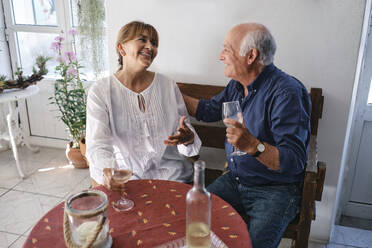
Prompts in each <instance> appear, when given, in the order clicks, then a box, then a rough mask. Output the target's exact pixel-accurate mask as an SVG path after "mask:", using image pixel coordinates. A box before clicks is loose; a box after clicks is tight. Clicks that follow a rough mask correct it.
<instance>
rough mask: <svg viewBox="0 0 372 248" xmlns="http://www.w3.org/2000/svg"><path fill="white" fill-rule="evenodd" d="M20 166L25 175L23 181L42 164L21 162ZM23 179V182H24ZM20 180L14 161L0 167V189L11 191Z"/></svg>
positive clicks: (28, 161) (27, 161)
mask: <svg viewBox="0 0 372 248" xmlns="http://www.w3.org/2000/svg"><path fill="white" fill-rule="evenodd" d="M20 165H21V168H22V171H23V173H24V174H25V177H26V178H25V179H27V178H29V177H30V176H31V175H32V174H33V173H35V172H36V171H37V170H38V169H39V168H40V167H41V166H42V165H43V163H42V162H36V161H30V160H22V161H20ZM25 179H23V180H25ZM21 181H22V179H21V178H20V176H19V174H18V170H17V167H16V162H15V160H12V161H9V162H7V163H6V164H2V165H1V166H0V187H2V188H8V189H11V188H13V187H14V186H15V185H17V184H18V183H20V182H21Z"/></svg>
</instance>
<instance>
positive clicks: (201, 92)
mask: <svg viewBox="0 0 372 248" xmlns="http://www.w3.org/2000/svg"><path fill="white" fill-rule="evenodd" d="M178 86H179V88H180V90H181V92H182V93H183V94H185V95H188V96H192V97H195V98H198V99H207V100H208V99H210V98H211V97H213V96H215V95H217V94H218V93H220V92H221V91H222V90H223V89H224V88H225V87H221V86H212V85H200V84H186V83H178ZM310 97H311V102H312V111H311V138H310V143H309V156H308V160H307V164H306V172H305V178H304V185H303V191H302V201H301V210H300V213H299V214H298V216H297V217H296V218H295V219H294V220H293V221H292V222H291V223H290V224H289V225H288V227H287V229H286V231H285V232H284V235H283V238H289V239H292V245H291V247H292V248H307V247H308V242H309V234H310V227H311V221H312V220H315V201H320V200H321V199H322V192H323V185H324V178H325V173H326V164H325V162H321V161H318V160H317V142H316V140H317V132H318V121H319V119H320V118H321V117H322V111H323V101H324V97H323V95H322V89H320V88H311V90H310ZM193 126H194V128H195V130H196V132H197V133H198V135H199V137H200V139H201V141H202V145H203V146H205V147H213V148H221V149H225V145H224V142H225V128H224V127H216V126H207V125H199V124H194V125H193ZM222 173H223V171H220V170H210V169H209V170H206V185H208V184H209V183H211V182H213V180H214V179H216V178H217V177H218V176H220V175H221V174H222ZM242 217H243V219H244V220H245V221H246V222H248V221H249V216H246V215H242Z"/></svg>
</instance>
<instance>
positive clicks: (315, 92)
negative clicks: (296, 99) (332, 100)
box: [310, 88, 324, 135]
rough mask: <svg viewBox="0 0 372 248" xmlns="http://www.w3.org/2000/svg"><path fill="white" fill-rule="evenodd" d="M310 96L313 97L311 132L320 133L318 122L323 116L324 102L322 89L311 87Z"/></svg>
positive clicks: (313, 133)
mask: <svg viewBox="0 0 372 248" xmlns="http://www.w3.org/2000/svg"><path fill="white" fill-rule="evenodd" d="M310 98H311V105H312V109H311V119H310V125H311V134H312V135H317V134H318V122H319V119H321V118H322V114H323V102H324V96H322V89H321V88H311V90H310Z"/></svg>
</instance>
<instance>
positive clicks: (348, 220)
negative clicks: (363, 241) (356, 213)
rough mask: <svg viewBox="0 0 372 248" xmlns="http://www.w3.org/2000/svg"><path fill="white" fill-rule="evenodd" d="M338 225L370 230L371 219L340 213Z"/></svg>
mask: <svg viewBox="0 0 372 248" xmlns="http://www.w3.org/2000/svg"><path fill="white" fill-rule="evenodd" d="M340 226H348V227H354V228H360V229H365V230H370V231H372V220H367V219H361V218H356V217H350V216H345V215H342V216H341V219H340Z"/></svg>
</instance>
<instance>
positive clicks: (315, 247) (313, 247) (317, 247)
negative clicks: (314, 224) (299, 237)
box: [308, 241, 327, 248]
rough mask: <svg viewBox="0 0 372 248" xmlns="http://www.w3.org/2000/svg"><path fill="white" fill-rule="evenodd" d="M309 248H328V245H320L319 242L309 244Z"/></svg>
mask: <svg viewBox="0 0 372 248" xmlns="http://www.w3.org/2000/svg"><path fill="white" fill-rule="evenodd" d="M308 248H327V245H326V244H320V243H317V242H311V241H310V242H309V246H308Z"/></svg>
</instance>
